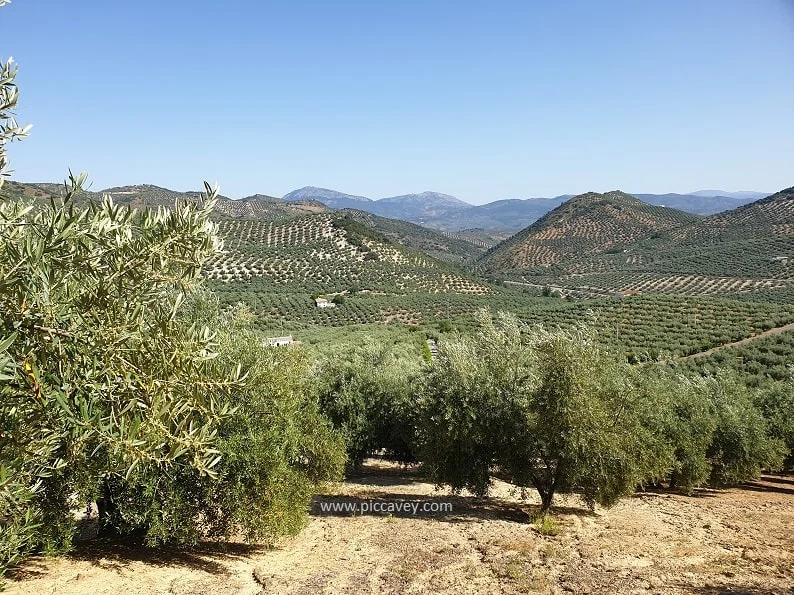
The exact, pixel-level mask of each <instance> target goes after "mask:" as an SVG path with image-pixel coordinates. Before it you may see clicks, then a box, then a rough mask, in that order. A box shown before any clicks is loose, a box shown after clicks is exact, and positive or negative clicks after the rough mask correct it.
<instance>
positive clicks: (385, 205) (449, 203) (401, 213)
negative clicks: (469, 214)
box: [365, 192, 471, 224]
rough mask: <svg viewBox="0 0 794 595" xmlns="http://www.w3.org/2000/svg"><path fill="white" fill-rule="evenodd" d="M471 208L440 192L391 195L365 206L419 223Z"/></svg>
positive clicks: (377, 211) (383, 213)
mask: <svg viewBox="0 0 794 595" xmlns="http://www.w3.org/2000/svg"><path fill="white" fill-rule="evenodd" d="M469 209H471V205H470V204H468V203H465V202H463V201H462V200H459V199H457V198H455V197H454V196H450V195H448V194H442V193H440V192H422V193H420V194H404V195H401V196H391V197H388V198H381V199H380V200H376V201H373V202H372V203H370V204H367V205H366V207H365V210H367V211H370V212H371V213H373V214H375V215H380V216H381V217H389V218H391V219H403V220H405V221H411V222H414V223H419V224H425V223H426V222H427V221H435V220H438V219H441V220H444V219H446V218H447V217H449V216H450V215H453V214H455V213H460V212H465V211H467V210H469Z"/></svg>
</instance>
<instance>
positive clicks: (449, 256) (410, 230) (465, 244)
mask: <svg viewBox="0 0 794 595" xmlns="http://www.w3.org/2000/svg"><path fill="white" fill-rule="evenodd" d="M342 213H343V214H345V215H347V216H349V217H352V218H353V219H355V220H356V221H359V222H361V223H363V224H364V225H366V226H367V227H370V228H372V229H373V230H375V231H376V232H378V233H380V234H382V235H384V236H386V237H387V238H389V239H390V240H391V241H393V242H396V243H398V244H401V245H403V246H406V247H408V248H412V249H414V250H419V251H420V252H424V253H425V254H428V255H430V256H433V257H435V258H438V259H439V260H443V261H445V262H458V263H459V262H463V261H473V260H474V259H476V258H477V257H478V256H481V255H482V254H484V253H485V251H486V248H487V247H486V245H485V243H484V242H483V241H481V240H477V239H474V238H469V237H466V236H465V235H462V234H454V233H448V232H447V233H445V232H441V231H437V230H434V229H429V228H427V227H422V226H421V225H417V224H415V223H409V222H407V221H402V220H399V219H388V218H385V217H379V216H378V215H373V214H371V213H367V212H366V211H359V210H356V209H346V210H344V211H342Z"/></svg>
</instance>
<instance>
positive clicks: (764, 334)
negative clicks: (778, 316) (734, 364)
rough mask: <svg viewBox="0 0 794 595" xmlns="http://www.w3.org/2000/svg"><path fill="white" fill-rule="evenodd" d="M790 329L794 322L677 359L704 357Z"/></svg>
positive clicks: (792, 327) (793, 328)
mask: <svg viewBox="0 0 794 595" xmlns="http://www.w3.org/2000/svg"><path fill="white" fill-rule="evenodd" d="M791 330H794V322H792V323H790V324H785V325H783V326H777V327H775V328H771V329H769V330H768V331H764V332H762V333H758V334H757V335H753V336H752V337H747V338H746V339H740V340H739V341H734V342H733V343H724V344H722V345H718V346H717V347H712V348H711V349H709V350H707V351H701V352H700V353H693V354H692V355H687V356H684V357H679V358H678V359H679V360H685V359H692V358H695V357H705V356H707V355H711V354H712V353H716V352H717V351H722V350H723V349H729V348H731V347H736V346H737V345H744V344H745V343H752V342H753V341H757V340H758V339H762V338H764V337H769V336H771V335H779V334H780V333H784V332H786V331H791Z"/></svg>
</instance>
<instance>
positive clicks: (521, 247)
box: [478, 192, 699, 273]
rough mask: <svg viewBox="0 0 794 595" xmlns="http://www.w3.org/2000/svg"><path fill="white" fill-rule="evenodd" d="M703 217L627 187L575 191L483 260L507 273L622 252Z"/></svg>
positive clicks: (490, 268) (490, 267) (482, 264)
mask: <svg viewBox="0 0 794 595" xmlns="http://www.w3.org/2000/svg"><path fill="white" fill-rule="evenodd" d="M698 220H699V217H697V216H695V215H690V214H688V213H684V212H683V211H677V210H675V209H667V208H665V207H657V206H652V205H648V204H645V203H643V202H642V201H640V200H637V199H636V198H634V197H632V196H629V195H628V194H624V193H622V192H607V193H606V194H597V193H594V192H590V193H587V194H582V195H580V196H576V197H574V198H572V199H571V200H569V201H568V202H566V203H564V204H562V205H561V206H559V207H557V208H556V209H554V210H553V211H551V212H550V213H548V214H547V215H545V216H544V217H542V218H541V219H539V220H538V221H536V222H535V223H533V224H532V225H530V226H529V227H527V228H526V229H524V230H523V231H521V232H519V233H517V234H516V235H515V236H513V237H512V238H510V239H509V240H506V241H505V242H503V243H501V244H499V245H498V246H496V247H495V248H494V249H492V250H490V251H489V252H488V253H487V254H486V255H485V256H483V258H481V259H480V261H479V262H478V266H480V267H481V268H482V269H484V270H486V271H498V272H502V273H508V272H515V271H522V270H527V269H534V268H537V267H549V266H552V265H558V264H560V263H564V264H566V265H568V264H569V263H572V262H577V261H582V260H586V259H588V258H592V257H593V256H596V255H599V254H603V253H606V252H610V251H614V252H622V250H623V247H624V246H625V245H627V244H630V243H632V242H634V241H636V240H637V239H639V238H642V237H645V236H648V235H652V234H658V233H660V232H663V231H666V230H669V229H673V228H675V227H680V226H683V225H688V224H692V223H694V222H696V221H698Z"/></svg>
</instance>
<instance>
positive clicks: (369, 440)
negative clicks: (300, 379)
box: [312, 341, 420, 467]
mask: <svg viewBox="0 0 794 595" xmlns="http://www.w3.org/2000/svg"><path fill="white" fill-rule="evenodd" d="M419 373H420V360H419V359H418V358H411V357H409V356H408V355H406V354H403V353H398V352H397V351H396V350H395V349H394V348H393V347H392V346H390V345H384V344H380V343H376V342H374V341H366V342H365V343H364V344H363V345H357V346H353V345H349V344H341V345H337V346H335V350H334V353H333V354H332V355H330V356H328V357H324V358H321V359H320V360H319V361H318V362H317V363H316V364H315V367H314V370H313V374H312V375H313V376H316V377H317V388H318V390H319V394H320V404H321V409H322V411H323V412H324V413H325V414H326V415H327V416H328V417H329V418H330V419H331V420H332V422H333V423H334V425H335V427H336V428H337V429H338V430H339V431H340V432H342V433H343V434H344V436H345V439H346V443H347V455H348V462H349V463H350V466H351V467H357V466H360V465H361V463H362V462H363V460H364V458H365V457H367V456H368V455H370V454H371V453H373V452H374V451H377V450H384V451H385V452H386V454H387V455H388V456H390V457H392V458H394V459H396V460H399V461H401V462H403V463H410V462H413V461H415V457H416V452H415V450H416V427H417V423H418V422H417V413H418V410H417V406H416V401H417V397H416V392H417V391H416V390H415V389H414V385H415V381H416V379H417V378H418V376H419Z"/></svg>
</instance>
